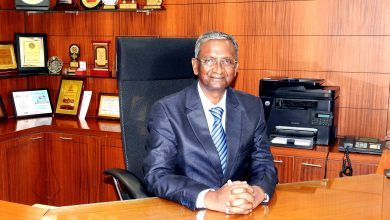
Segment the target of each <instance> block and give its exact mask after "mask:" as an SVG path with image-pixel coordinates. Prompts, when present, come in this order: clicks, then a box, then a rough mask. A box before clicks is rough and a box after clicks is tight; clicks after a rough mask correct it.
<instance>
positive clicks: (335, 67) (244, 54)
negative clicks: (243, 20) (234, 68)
mask: <svg viewBox="0 0 390 220" xmlns="http://www.w3.org/2000/svg"><path fill="white" fill-rule="evenodd" d="M236 38H237V41H238V43H239V45H240V64H241V68H251V69H273V70H275V69H276V70H301V71H339V72H374V73H377V72H379V73H380V72H382V73H383V72H390V69H387V68H388V67H390V66H389V65H385V64H384V62H378V60H380V61H382V60H384V59H385V58H387V57H388V56H389V55H388V52H385V51H389V50H390V48H388V49H387V48H384V47H387V46H390V44H389V43H386V41H388V40H390V38H388V37H378V36H371V37H370V36H368V37H367V36H363V37H361V36H351V37H349V36H348V37H347V36H238V37H236ZM385 68H386V69H385Z"/></svg>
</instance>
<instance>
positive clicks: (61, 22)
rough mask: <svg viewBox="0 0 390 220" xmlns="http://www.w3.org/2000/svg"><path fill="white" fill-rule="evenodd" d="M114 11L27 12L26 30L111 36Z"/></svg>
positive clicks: (67, 34)
mask: <svg viewBox="0 0 390 220" xmlns="http://www.w3.org/2000/svg"><path fill="white" fill-rule="evenodd" d="M114 13H115V12H109V11H99V12H97V11H89V12H78V13H64V12H55V13H37V14H29V15H28V16H27V21H26V32H31V33H46V34H47V35H62V36H91V35H92V36H95V35H99V36H112V35H113V33H114V25H113V23H114Z"/></svg>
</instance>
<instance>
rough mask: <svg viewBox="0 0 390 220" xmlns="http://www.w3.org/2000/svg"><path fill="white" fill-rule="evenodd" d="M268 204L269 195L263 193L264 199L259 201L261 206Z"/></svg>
mask: <svg viewBox="0 0 390 220" xmlns="http://www.w3.org/2000/svg"><path fill="white" fill-rule="evenodd" d="M268 202H269V195H268V194H267V193H264V199H263V201H261V204H262V205H265V204H267V203H268Z"/></svg>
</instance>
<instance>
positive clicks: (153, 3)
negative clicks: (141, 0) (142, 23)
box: [143, 0, 163, 9]
mask: <svg viewBox="0 0 390 220" xmlns="http://www.w3.org/2000/svg"><path fill="white" fill-rule="evenodd" d="M162 2H163V1H162V0H146V5H145V6H144V8H143V9H162V6H161V5H162Z"/></svg>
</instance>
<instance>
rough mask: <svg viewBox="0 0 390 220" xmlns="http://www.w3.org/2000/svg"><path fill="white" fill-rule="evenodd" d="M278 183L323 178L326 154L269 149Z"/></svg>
mask: <svg viewBox="0 0 390 220" xmlns="http://www.w3.org/2000/svg"><path fill="white" fill-rule="evenodd" d="M271 152H272V154H273V156H274V164H275V167H276V168H277V172H278V178H279V183H291V182H301V181H306V180H319V179H323V178H324V176H325V169H324V167H325V161H326V156H327V153H326V152H317V151H312V150H305V149H295V148H286V147H271Z"/></svg>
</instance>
